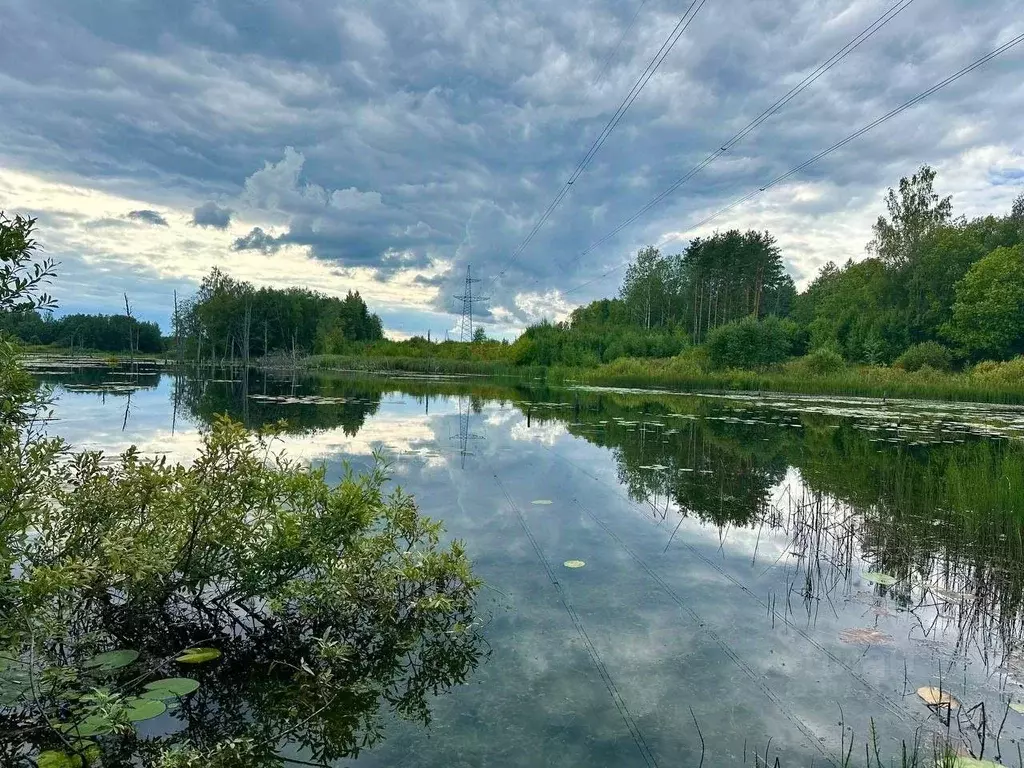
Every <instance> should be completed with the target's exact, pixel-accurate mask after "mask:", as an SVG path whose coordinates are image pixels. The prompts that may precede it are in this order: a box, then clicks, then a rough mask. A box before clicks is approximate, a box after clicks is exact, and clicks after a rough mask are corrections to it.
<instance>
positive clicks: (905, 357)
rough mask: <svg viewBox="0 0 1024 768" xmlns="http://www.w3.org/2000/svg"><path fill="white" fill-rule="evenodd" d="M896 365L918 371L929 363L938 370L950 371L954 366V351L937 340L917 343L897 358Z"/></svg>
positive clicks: (906, 369) (929, 365)
mask: <svg viewBox="0 0 1024 768" xmlns="http://www.w3.org/2000/svg"><path fill="white" fill-rule="evenodd" d="M894 365H895V366H896V367H897V368H902V369H903V370H905V371H911V372H913V371H917V370H920V369H921V368H922V367H923V366H925V365H927V366H928V367H929V368H933V369H934V370H936V371H948V370H949V369H950V368H951V367H952V366H953V353H952V352H950V351H949V349H948V348H946V347H944V346H942V345H941V344H939V343H938V342H937V341H926V342H923V343H921V344H915V345H914V346H912V347H910V348H909V349H907V351H906V352H904V353H903V354H902V355H900V356H899V358H897V360H896V362H895V363H894Z"/></svg>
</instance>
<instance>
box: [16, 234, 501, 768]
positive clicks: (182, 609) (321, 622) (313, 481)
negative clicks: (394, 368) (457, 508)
mask: <svg viewBox="0 0 1024 768" xmlns="http://www.w3.org/2000/svg"><path fill="white" fill-rule="evenodd" d="M0 244H2V245H3V246H4V250H3V251H2V252H0V261H2V263H3V265H4V268H5V270H6V271H5V272H4V275H5V277H4V279H5V283H4V285H3V288H2V289H0V310H4V309H7V310H9V309H11V308H13V307H18V308H19V309H24V308H25V305H26V304H34V305H38V304H39V303H40V302H41V301H43V300H45V297H43V296H41V295H40V293H39V289H40V288H41V287H42V285H43V284H44V283H45V282H46V280H47V279H48V278H49V277H50V276H51V274H52V265H47V264H46V263H43V262H39V261H37V260H36V259H35V254H34V252H33V248H32V243H31V241H30V240H29V239H28V238H25V237H21V238H20V239H15V238H12V237H11V232H10V228H9V227H8V225H7V224H6V223H4V224H3V225H2V227H0ZM36 264H39V265H40V267H39V268H38V269H36V267H35V265H36ZM48 413H49V400H48V399H47V395H46V392H45V391H41V390H38V389H37V388H36V383H35V382H34V381H33V380H32V379H31V378H30V377H29V376H28V375H27V374H26V373H25V371H24V369H23V368H22V366H21V364H20V362H19V353H18V351H17V349H16V348H15V347H14V346H13V345H12V344H11V343H10V342H9V341H7V340H0V499H2V510H3V511H2V515H0V559H2V564H3V569H4V572H5V574H7V575H6V576H5V578H4V580H3V583H2V584H0V762H3V764H4V765H11V766H33V765H34V766H38V767H39V768H85V766H90V765H97V766H99V765H102V766H114V765H139V764H143V765H147V766H158V767H159V768H185V767H186V766H199V765H202V766H209V767H211V768H220V767H223V768H234V767H235V766H241V765H246V766H277V765H283V764H285V762H286V758H285V757H284V756H283V755H282V750H284V749H288V750H291V751H292V752H294V753H299V754H303V755H305V756H307V757H308V758H309V759H311V760H315V761H317V762H316V764H322V763H325V762H329V761H332V760H337V759H339V758H343V757H350V756H355V755H357V754H358V753H359V752H360V750H362V749H364V748H366V747H368V746H371V745H373V744H374V743H375V742H377V741H378V740H380V739H381V738H382V737H383V732H382V727H381V723H380V712H381V710H382V709H385V708H386V709H390V710H391V711H393V712H394V713H396V714H398V715H399V716H401V717H404V718H408V719H411V720H417V721H421V722H428V721H429V717H430V705H429V701H430V697H432V696H434V695H435V694H437V693H439V692H442V691H444V690H445V689H447V688H448V687H450V686H452V685H455V684H458V683H461V682H464V681H465V680H466V679H467V677H468V675H469V674H470V673H471V671H472V670H473V668H474V667H475V665H476V664H477V662H478V661H479V659H480V657H481V655H482V648H481V645H480V642H481V641H480V637H479V635H478V634H477V629H476V626H475V618H474V604H475V593H476V589H477V587H478V582H477V580H476V579H475V578H474V576H473V575H472V573H471V572H470V566H469V561H468V559H467V557H466V555H465V553H464V551H463V549H462V547H461V545H460V544H459V543H458V542H452V543H449V544H447V545H442V544H441V541H440V536H441V527H440V524H439V523H435V522H433V521H431V520H429V519H427V518H425V517H423V516H422V515H420V514H419V512H418V511H417V508H416V505H415V504H414V502H413V500H412V499H411V498H410V497H409V496H407V495H405V494H403V493H402V492H401V491H400V490H395V491H392V492H386V491H385V487H386V485H387V482H388V477H387V473H386V469H385V467H383V466H378V467H377V468H376V469H374V470H373V471H371V472H369V473H367V474H364V475H358V476H357V475H355V474H352V473H349V474H346V475H345V476H343V477H342V478H341V479H340V480H339V481H336V482H331V481H329V479H328V477H327V472H326V469H325V468H322V467H321V468H317V467H308V466H304V465H301V464H298V463H296V462H293V461H290V460H289V459H288V458H287V457H285V456H283V455H281V454H280V452H279V451H276V450H275V448H274V437H273V432H272V431H271V432H269V433H265V434H253V433H250V432H248V431H246V430H245V429H244V427H242V426H241V425H239V424H237V423H235V422H233V421H231V420H230V419H228V418H226V417H218V418H215V419H213V420H212V423H211V424H210V426H209V429H208V431H207V432H206V434H205V435H204V437H203V441H202V447H201V449H200V451H199V453H198V455H197V456H195V457H194V459H193V460H192V461H191V463H189V464H187V465H181V464H173V463H170V462H168V461H166V459H162V458H153V457H146V456H141V455H140V454H139V453H138V452H137V451H136V450H135V449H134V448H131V449H129V450H127V451H125V452H124V453H123V454H122V455H120V456H118V457H107V456H104V455H102V454H100V453H96V452H75V451H73V450H72V449H71V447H70V446H68V445H66V444H65V443H64V442H63V441H62V440H61V439H59V438H55V437H51V436H49V435H48V434H47V433H46V432H45V431H44V427H45V423H46V420H47V418H48Z"/></svg>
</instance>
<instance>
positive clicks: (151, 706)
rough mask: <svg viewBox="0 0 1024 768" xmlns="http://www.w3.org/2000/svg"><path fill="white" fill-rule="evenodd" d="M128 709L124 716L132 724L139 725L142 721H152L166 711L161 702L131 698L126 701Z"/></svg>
mask: <svg viewBox="0 0 1024 768" xmlns="http://www.w3.org/2000/svg"><path fill="white" fill-rule="evenodd" d="M126 703H127V704H128V709H127V710H126V711H125V714H126V715H127V716H128V719H129V720H131V721H132V722H133V723H141V722H142V721H143V720H152V719H153V718H154V717H159V716H160V715H162V714H163V713H164V712H166V711H167V706H166V705H165V704H164V703H163V702H162V701H154V700H153V699H141V698H134V697H133V698H131V699H127V700H126Z"/></svg>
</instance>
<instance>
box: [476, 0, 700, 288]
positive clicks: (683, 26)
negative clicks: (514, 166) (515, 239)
mask: <svg viewBox="0 0 1024 768" xmlns="http://www.w3.org/2000/svg"><path fill="white" fill-rule="evenodd" d="M707 1H708V0H693V1H692V2H691V3H690V6H689V7H688V8H687V9H686V11H685V12H684V13H683V15H682V16H681V17H680V18H679V21H678V22H677V23H676V25H675V27H674V28H673V29H672V31H671V32H670V33H669V35H668V37H667V38H665V42H663V43H662V44H661V48H659V49H658V52H657V53H656V54H655V55H654V58H652V59H651V61H650V63H649V64H648V65H647V67H646V69H644V71H643V73H641V75H640V77H638V78H637V81H636V82H635V83H634V84H633V87H632V88H630V90H629V93H627V94H626V96H625V97H624V98H623V99H622V102H621V103H620V104H619V106H618V109H616V110H615V113H614V114H613V115H612V116H611V117H610V118H609V119H608V122H607V123H606V124H605V126H604V128H602V129H601V133H600V134H599V135H598V137H597V138H596V139H594V142H593V144H591V145H590V148H589V149H588V150H587V152H586V154H584V155H583V158H582V159H581V160H580V161H579V163H578V164H577V165H576V168H575V169H574V170H573V172H572V173H571V174H570V175H569V178H568V180H567V181H566V182H565V183H564V184H562V187H561V189H559V191H558V193H557V194H556V195H555V197H554V199H553V200H552V201H551V203H549V204H548V207H547V208H546V209H545V210H544V213H542V214H541V216H540V218H539V219H538V220H537V222H536V223H535V224H534V225H533V228H532V229H531V230H530V232H529V234H527V235H526V237H525V238H524V239H523V241H522V242H521V243H520V244H519V245H518V246H516V248H515V250H513V252H512V255H511V256H510V257H509V260H508V262H507V263H506V264H505V266H504V267H502V269H501V271H500V272H498V274H497V275H495V276H494V278H493V279H492V280H491V283H490V285H491V286H493V285H494V283H495V282H496V281H497V280H498V278H500V277H502V276H503V275H504V274H505V272H507V271H508V268H509V267H511V266H512V264H514V263H515V261H516V259H518V258H519V256H520V255H521V254H522V253H523V251H525V250H526V248H527V247H529V245H530V243H531V242H533V239H534V237H536V236H537V233H538V232H539V231H540V229H541V227H543V226H544V223H545V222H546V221H547V220H548V219H549V218H550V217H551V214H552V213H554V212H555V209H556V208H557V207H558V205H559V203H561V202H562V200H563V199H564V198H565V196H566V195H568V194H569V191H570V190H571V189H572V185H573V184H574V183H576V181H577V180H578V179H579V178H580V176H582V175H583V172H584V171H585V170H586V169H587V166H588V165H590V162H591V161H592V160H593V159H594V156H595V155H597V153H598V152H599V151H600V149H601V147H602V146H603V145H604V143H605V142H606V141H607V140H608V137H609V136H610V135H611V133H612V131H614V130H615V127H616V126H617V125H618V124H619V122H621V120H622V118H623V117H624V116H625V114H626V112H627V111H628V110H629V108H630V107H631V106H632V105H633V102H634V101H636V99H637V97H638V96H639V95H640V93H641V92H642V91H643V89H644V88H645V87H646V86H647V83H648V82H650V80H651V78H652V77H654V75H655V73H656V72H657V71H658V69H659V68H660V67H661V65H662V64H663V63H664V61H665V59H666V58H668V55H669V53H671V52H672V49H673V48H674V47H675V45H676V43H678V42H679V39H680V38H681V37H682V36H683V33H684V32H686V30H687V28H688V27H689V26H690V23H691V22H692V21H693V20H694V18H696V16H697V14H698V13H699V12H700V9H701V8H703V7H704V4H705V3H706V2H707Z"/></svg>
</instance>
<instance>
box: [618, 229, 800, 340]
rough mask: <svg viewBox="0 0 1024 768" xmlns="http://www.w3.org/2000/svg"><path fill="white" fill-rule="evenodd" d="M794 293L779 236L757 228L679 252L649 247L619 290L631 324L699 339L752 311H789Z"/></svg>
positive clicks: (693, 244)
mask: <svg viewBox="0 0 1024 768" xmlns="http://www.w3.org/2000/svg"><path fill="white" fill-rule="evenodd" d="M794 294H795V290H794V288H793V281H792V280H791V279H790V277H789V276H788V275H787V274H786V271H785V268H784V266H783V262H782V254H781V252H780V250H779V248H778V246H777V245H776V243H775V238H774V237H772V235H770V234H769V233H767V232H755V231H753V230H751V231H748V232H742V233H741V232H740V231H739V230H730V231H728V232H723V233H717V232H716V233H715V234H714V235H712V236H711V237H710V238H706V239H704V238H695V239H694V240H693V241H692V242H691V243H690V245H689V246H688V247H687V249H686V251H685V252H684V253H682V254H677V255H674V256H663V255H662V254H661V252H660V251H658V249H656V248H654V247H651V246H648V247H647V248H643V249H641V250H640V251H639V253H638V254H637V256H636V259H635V260H634V261H633V262H632V263H631V264H630V265H629V267H628V268H627V269H626V274H625V277H624V279H623V282H622V287H621V289H620V290H619V296H620V299H621V301H622V307H623V309H624V310H625V311H624V314H625V318H626V320H625V321H626V322H628V323H629V324H632V325H635V326H637V327H640V328H643V329H645V330H650V329H652V328H655V327H678V328H681V329H685V330H686V331H687V332H688V333H689V335H690V336H691V337H692V338H693V339H694V340H696V341H702V340H703V339H704V338H706V336H707V334H708V333H709V331H711V330H712V329H714V328H716V327H717V326H719V325H722V324H724V323H728V322H731V321H733V320H737V319H739V318H741V317H744V316H746V315H753V316H754V317H764V316H766V315H770V314H775V315H785V314H786V313H788V311H789V307H790V304H791V303H792V297H793V295H794ZM620 322H622V321H621V320H620ZM613 359H614V358H613Z"/></svg>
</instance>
